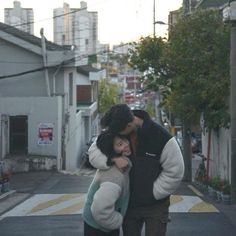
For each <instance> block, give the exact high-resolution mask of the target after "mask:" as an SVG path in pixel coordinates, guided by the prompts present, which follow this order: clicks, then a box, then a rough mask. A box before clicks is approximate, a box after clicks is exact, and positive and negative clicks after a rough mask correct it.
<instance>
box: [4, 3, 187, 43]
mask: <svg viewBox="0 0 236 236" xmlns="http://www.w3.org/2000/svg"><path fill="white" fill-rule="evenodd" d="M0 1H1V2H0V21H1V22H4V8H13V0H0ZM154 1H155V5H156V8H155V12H156V14H155V20H156V21H163V22H167V21H168V14H169V12H170V11H173V10H177V9H178V8H180V7H181V6H182V2H183V0H87V1H86V0H85V2H87V7H88V11H96V12H98V40H99V42H100V43H109V44H112V45H114V44H119V43H121V42H123V43H126V42H130V41H135V40H138V39H139V38H140V37H141V36H148V35H151V34H153V12H154V11H153V3H154ZM20 2H21V7H22V8H33V10H34V21H35V25H34V34H35V35H36V36H38V37H39V35H40V34H39V32H40V28H44V35H45V37H46V38H47V39H48V40H51V41H53V21H52V17H53V9H54V8H59V7H63V3H64V2H66V3H68V4H69V5H70V7H71V8H80V0H20ZM155 30H156V35H157V36H163V37H164V36H166V34H167V26H165V25H158V24H156V25H155Z"/></svg>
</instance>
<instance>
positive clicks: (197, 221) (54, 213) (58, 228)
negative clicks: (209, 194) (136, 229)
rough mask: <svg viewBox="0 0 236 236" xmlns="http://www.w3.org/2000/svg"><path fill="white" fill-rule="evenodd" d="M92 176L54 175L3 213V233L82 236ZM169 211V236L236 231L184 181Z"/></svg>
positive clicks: (222, 234) (229, 235) (211, 235)
mask: <svg viewBox="0 0 236 236" xmlns="http://www.w3.org/2000/svg"><path fill="white" fill-rule="evenodd" d="M91 180H92V176H91V175H86V174H85V175H82V176H78V175H63V174H60V175H57V174H55V175H52V176H51V177H50V178H49V179H48V180H47V181H46V180H45V181H43V183H41V184H39V185H38V187H35V188H34V189H33V192H31V193H30V194H29V197H28V198H27V199H25V200H24V201H23V202H20V203H19V204H18V205H17V206H14V207H12V208H11V209H9V210H7V211H6V212H5V213H4V214H2V215H1V217H0V235H1V236H32V235H33V236H54V235H55V236H62V235H63V236H65V235H66V236H75V235H76V236H82V235H83V221H82V217H81V212H82V207H83V201H84V197H85V196H86V192H87V188H88V186H89V183H90V182H91ZM16 196H17V195H16ZM229 209H230V207H229ZM170 212H171V213H170V216H171V222H170V223H169V224H168V230H167V236H233V235H235V232H236V227H235V225H234V224H232V222H231V221H230V218H229V217H228V216H227V215H226V214H225V213H224V212H223V211H221V210H220V209H219V207H218V206H217V205H216V206H214V205H212V202H207V200H206V199H205V198H204V197H203V198H202V197H199V196H198V195H197V194H196V193H195V192H193V191H192V190H191V188H189V186H188V185H187V184H182V185H181V186H180V188H179V190H178V191H177V192H176V194H175V196H174V197H173V198H172V204H171V207H170ZM121 235H122V234H121ZM143 235H144V234H143Z"/></svg>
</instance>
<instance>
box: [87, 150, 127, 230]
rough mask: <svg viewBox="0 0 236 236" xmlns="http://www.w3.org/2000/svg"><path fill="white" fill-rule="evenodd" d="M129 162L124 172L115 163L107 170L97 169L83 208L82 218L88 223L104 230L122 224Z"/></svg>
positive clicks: (115, 227) (125, 206)
mask: <svg viewBox="0 0 236 236" xmlns="http://www.w3.org/2000/svg"><path fill="white" fill-rule="evenodd" d="M98 154H99V150H98ZM97 160H98V161H99V157H98V159H97ZM127 160H128V161H129V159H128V158H127ZM95 163H96V161H95ZM95 163H93V164H95ZM129 163H130V164H129V168H127V170H125V172H121V171H120V170H119V169H118V168H117V167H116V166H115V165H114V166H112V167H111V168H110V169H107V170H97V172H96V175H95V177H94V179H93V181H92V183H91V185H90V187H89V190H88V193H87V199H86V202H85V206H84V210H83V219H84V221H85V222H86V223H87V224H88V225H90V226H92V227H94V228H96V229H100V230H102V231H104V232H109V231H111V230H114V229H118V228H120V226H121V225H122V222H123V217H124V215H125V213H126V210H127V207H128V200H129V170H130V168H131V162H130V161H129ZM95 167H96V164H95Z"/></svg>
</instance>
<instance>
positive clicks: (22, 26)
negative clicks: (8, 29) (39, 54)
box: [4, 1, 34, 34]
mask: <svg viewBox="0 0 236 236" xmlns="http://www.w3.org/2000/svg"><path fill="white" fill-rule="evenodd" d="M13 5H14V7H13V8H5V9H4V22H5V24H8V25H11V26H14V27H15V28H17V29H19V30H22V31H24V32H27V33H29V34H34V24H33V21H34V11H33V9H32V8H22V7H21V3H20V2H19V1H14V3H13Z"/></svg>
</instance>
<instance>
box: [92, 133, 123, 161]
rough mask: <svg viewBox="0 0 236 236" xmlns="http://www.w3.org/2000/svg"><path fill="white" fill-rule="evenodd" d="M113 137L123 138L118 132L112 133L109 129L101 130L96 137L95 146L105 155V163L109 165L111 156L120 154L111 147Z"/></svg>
mask: <svg viewBox="0 0 236 236" xmlns="http://www.w3.org/2000/svg"><path fill="white" fill-rule="evenodd" d="M115 137H120V138H124V136H122V135H119V134H114V133H111V132H109V131H103V132H102V133H101V134H100V135H99V136H98V138H97V141H96V144H97V147H98V148H99V149H100V150H101V152H102V153H103V154H105V155H106V156H107V165H111V158H112V157H117V156H120V155H121V153H116V152H115V151H114V148H113V142H114V138H115Z"/></svg>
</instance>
